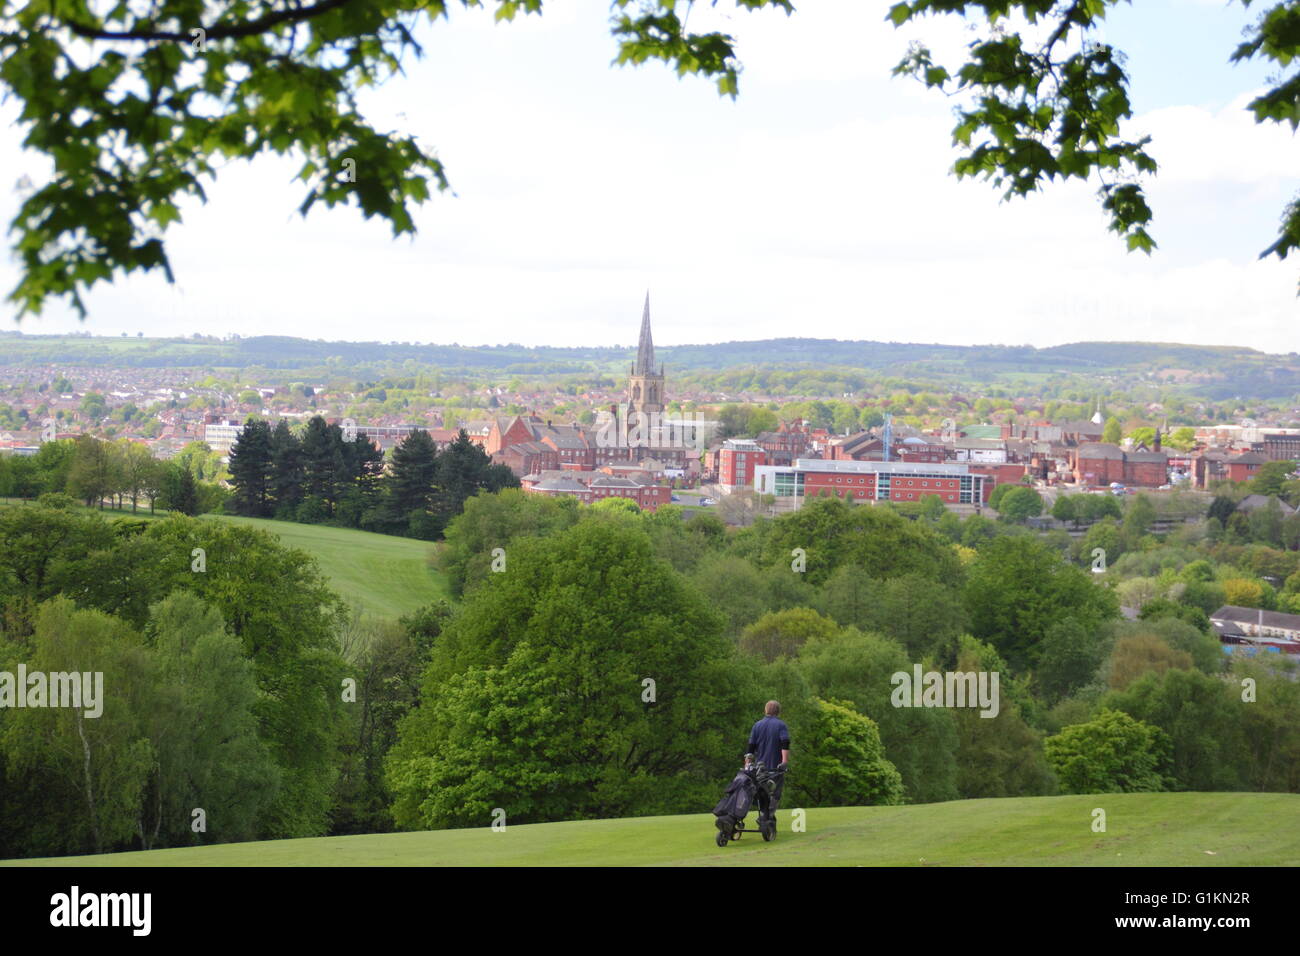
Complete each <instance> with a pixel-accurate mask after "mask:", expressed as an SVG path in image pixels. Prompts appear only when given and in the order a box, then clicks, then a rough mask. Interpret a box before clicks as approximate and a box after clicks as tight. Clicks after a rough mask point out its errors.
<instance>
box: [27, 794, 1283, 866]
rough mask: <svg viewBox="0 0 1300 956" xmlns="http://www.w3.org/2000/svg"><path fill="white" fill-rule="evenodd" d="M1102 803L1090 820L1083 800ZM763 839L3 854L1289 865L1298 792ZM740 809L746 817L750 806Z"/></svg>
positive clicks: (235, 860)
mask: <svg viewBox="0 0 1300 956" xmlns="http://www.w3.org/2000/svg"><path fill="white" fill-rule="evenodd" d="M1096 807H1101V808H1102V809H1104V810H1105V811H1106V814H1107V820H1106V823H1107V830H1106V832H1105V833H1094V832H1093V831H1092V821H1093V816H1092V811H1093V809H1094V808H1096ZM779 817H780V828H781V829H780V833H779V834H778V836H777V839H776V841H775V842H774V843H767V844H765V843H763V842H762V839H761V838H760V837H759V836H758V835H757V834H756V833H753V834H747V835H746V836H745V837H743V838H742V839H741V840H740V841H738V842H735V843H732V844H731V845H730V846H728V847H726V848H725V849H720V848H718V847H717V846H716V845H714V842H713V837H714V834H715V832H716V831H715V830H714V829H713V817H712V816H710V815H709V814H692V815H690V816H677V817H641V818H635V819H627V820H586V821H577V822H572V823H545V824H535V825H531V826H524V825H512V826H508V827H507V828H506V829H505V830H504V831H503V832H500V833H494V832H493V831H492V830H491V829H490V828H488V827H486V826H485V827H482V828H479V829H473V830H441V831H430V832H423V833H388V834H376V835H366V836H348V837H325V838H320V839H310V840H280V841H275V842H267V843H240V844H229V845H225V846H212V847H198V848H187V849H176V850H155V851H153V852H148V853H116V854H108V855H104V856H84V857H63V858H55V859H45V860H21V861H17V860H16V861H9V863H8V864H6V865H14V864H17V865H46V866H59V865H64V864H75V865H77V866H329V865H340V866H435V865H453V866H510V865H548V866H557V865H578V866H635V865H645V864H650V865H657V866H700V865H703V866H716V865H741V866H746V865H762V866H779V865H788V866H999V865H1002V866H1295V865H1297V864H1300V794H1273V793H1267V794H1260V793H1150V794H1107V795H1104V796H1096V795H1093V796H1067V797H1023V798H1016V799H1007V800H963V801H957V802H953V803H936V804H926V805H922V806H911V807H840V808H834V809H824V810H818V809H811V810H808V811H807V815H806V823H807V830H806V832H804V833H791V832H790V820H791V811H789V810H782V811H780V813H779ZM750 822H751V824H752V822H753V815H752V814H751V817H750Z"/></svg>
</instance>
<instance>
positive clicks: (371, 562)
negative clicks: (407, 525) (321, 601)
mask: <svg viewBox="0 0 1300 956" xmlns="http://www.w3.org/2000/svg"><path fill="white" fill-rule="evenodd" d="M204 517H205V518H210V519H211V520H214V521H231V522H237V523H239V524H246V525H251V526H252V527H254V528H261V529H262V530H264V531H269V532H270V533H271V534H273V535H275V536H276V537H278V538H279V539H280V541H281V543H282V544H284V545H285V546H286V547H289V548H301V549H302V550H303V551H306V552H308V553H309V554H311V555H313V556H314V557H315V558H316V560H317V561H318V562H319V563H320V566H321V570H322V571H324V572H325V576H326V577H327V578H329V581H330V584H331V585H332V586H333V588H334V590H336V591H338V593H339V594H340V595H342V596H343V599H344V600H345V601H347V602H348V603H349V604H352V605H354V606H360V607H361V608H362V609H363V610H364V611H366V612H368V613H371V614H377V615H379V616H381V617H389V618H397V617H400V616H402V615H403V614H409V613H410V612H412V611H414V610H415V609H416V608H419V607H422V606H424V605H425V604H428V603H430V602H431V601H437V600H441V599H447V600H449V599H450V595H451V592H450V590H449V589H448V586H447V579H446V578H444V577H443V576H442V575H441V574H440V573H438V572H437V571H436V570H434V569H433V568H432V567H430V566H429V563H428V557H429V554H430V553H431V552H432V550H433V546H432V544H431V543H430V542H428V541H417V540H415V539H414V538H398V537H394V536H392V535H387V534H374V533H373V532H370V531H356V530H353V529H351V528H330V527H326V526H325V525H318V524H296V523H294V522H292V521H271V520H269V519H267V518H238V517H233V516H230V515H205V516H204Z"/></svg>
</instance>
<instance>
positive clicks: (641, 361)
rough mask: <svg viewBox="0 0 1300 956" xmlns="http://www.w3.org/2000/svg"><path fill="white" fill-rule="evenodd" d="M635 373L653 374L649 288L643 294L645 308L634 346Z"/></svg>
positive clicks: (653, 355)
mask: <svg viewBox="0 0 1300 956" xmlns="http://www.w3.org/2000/svg"><path fill="white" fill-rule="evenodd" d="M635 372H636V374H637V375H653V374H655V343H654V339H652V338H651V337H650V290H649V289H647V290H646V294H645V310H644V311H643V312H642V313H641V340H640V341H639V342H638V343H637V347H636V369H635Z"/></svg>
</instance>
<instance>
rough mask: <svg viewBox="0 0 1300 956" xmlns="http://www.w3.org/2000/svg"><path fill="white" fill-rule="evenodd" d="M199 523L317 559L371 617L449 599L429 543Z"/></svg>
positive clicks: (322, 529) (308, 527) (264, 522)
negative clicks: (273, 541)
mask: <svg viewBox="0 0 1300 956" xmlns="http://www.w3.org/2000/svg"><path fill="white" fill-rule="evenodd" d="M0 504H11V505H17V506H20V507H21V506H22V503H21V502H19V501H17V500H16V499H12V498H5V499H0ZM83 510H93V511H96V512H98V513H100V514H102V515H104V516H105V517H107V518H115V517H122V516H131V515H132V511H131V509H130V508H129V507H127V508H123V509H121V510H116V509H112V508H105V509H103V510H100V509H98V508H93V509H83ZM165 514H166V512H159V513H158V514H156V515H152V516H151V515H150V514H149V509H148V508H141V509H140V510H139V511H138V512H135V513H134V517H137V518H150V517H155V518H161V517H163V516H164V515H165ZM202 519H203V520H205V521H230V522H237V523H239V524H246V525H251V526H252V527H254V528H260V529H262V530H264V531H269V532H270V533H271V534H273V535H275V536H276V537H278V538H279V539H280V542H281V543H282V544H284V545H285V547H289V548H301V549H302V550H303V551H306V552H308V553H309V554H311V555H312V556H313V557H315V558H316V560H317V561H318V562H319V563H320V567H321V570H322V571H323V572H324V573H325V576H326V578H328V579H329V582H330V585H331V586H332V587H333V588H334V590H335V591H337V592H338V593H339V594H340V595H341V596H342V597H343V599H344V600H345V601H347V602H348V603H349V604H350V605H353V606H356V607H360V608H361V609H362V610H363V611H365V612H367V613H369V614H375V615H378V616H380V617H386V618H391V619H396V618H398V617H401V616H402V615H404V614H409V613H410V612H412V611H414V610H415V609H416V608H419V607H422V606H424V605H425V604H428V603H430V602H431V601H438V600H443V599H446V600H450V597H451V591H450V588H449V587H448V585H447V579H446V578H444V577H443V576H442V574H440V573H439V572H438V571H436V570H435V569H434V568H432V567H430V565H429V563H428V558H429V555H430V553H431V552H432V551H433V545H432V544H431V543H430V542H428V541H417V540H415V539H414V538H398V537H394V536H392V535H386V534H374V533H372V532H370V531H357V530H354V529H352V528H331V527H327V526H325V525H314V524H297V523H295V522H292V521H272V520H270V519H268V518H240V517H235V516H232V515H203V516H202Z"/></svg>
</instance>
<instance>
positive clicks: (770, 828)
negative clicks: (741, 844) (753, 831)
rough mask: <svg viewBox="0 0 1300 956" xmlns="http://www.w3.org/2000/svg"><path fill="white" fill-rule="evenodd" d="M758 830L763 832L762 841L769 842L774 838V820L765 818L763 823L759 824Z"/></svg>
mask: <svg viewBox="0 0 1300 956" xmlns="http://www.w3.org/2000/svg"><path fill="white" fill-rule="evenodd" d="M758 832H759V833H761V834H763V842H764V843H771V842H772V841H773V840H775V839H776V821H775V820H765V821H764V822H763V823H761V824H759V827H758Z"/></svg>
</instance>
